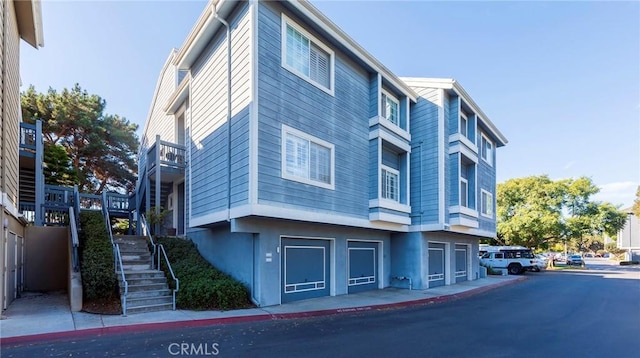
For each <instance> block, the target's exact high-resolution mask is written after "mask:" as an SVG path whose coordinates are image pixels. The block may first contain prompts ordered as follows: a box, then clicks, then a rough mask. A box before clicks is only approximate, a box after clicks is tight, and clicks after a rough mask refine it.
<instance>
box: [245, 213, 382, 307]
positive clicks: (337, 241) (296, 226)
mask: <svg viewBox="0 0 640 358" xmlns="http://www.w3.org/2000/svg"><path fill="white" fill-rule="evenodd" d="M232 222H233V224H232V230H233V231H236V232H237V231H242V232H250V233H255V234H256V239H255V240H256V241H255V242H254V247H255V272H254V282H255V286H254V288H253V291H252V294H253V295H254V299H255V300H256V301H257V302H258V303H259V304H260V305H261V306H272V305H278V304H280V303H281V262H282V257H281V255H282V253H281V250H280V241H281V238H282V237H283V236H284V237H290V238H305V239H318V240H323V239H324V240H329V241H330V243H331V245H330V255H331V273H330V276H331V277H330V280H331V281H330V287H331V290H330V292H331V295H343V294H346V293H347V287H348V286H347V275H348V270H347V245H348V241H350V240H355V241H375V242H379V243H380V245H381V250H380V251H381V253H382V254H381V257H380V258H379V261H381V265H379V267H378V274H379V282H380V286H382V287H388V286H389V284H390V275H391V273H390V272H391V270H390V266H391V248H390V238H389V234H388V233H387V232H384V231H377V230H366V229H357V228H348V227H341V226H335V225H324V224H315V223H307V222H297V221H288V220H279V219H266V218H256V217H251V218H242V219H235V220H233V221H232ZM380 266H381V267H382V269H380ZM380 272H381V273H380Z"/></svg>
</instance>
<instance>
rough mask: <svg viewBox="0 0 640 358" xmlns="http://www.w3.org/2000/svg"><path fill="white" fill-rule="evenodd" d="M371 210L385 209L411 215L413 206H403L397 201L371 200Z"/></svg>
mask: <svg viewBox="0 0 640 358" xmlns="http://www.w3.org/2000/svg"><path fill="white" fill-rule="evenodd" d="M369 208H383V209H388V210H394V211H398V212H401V213H405V214H411V206H410V205H407V204H401V203H398V202H397V201H393V200H389V199H371V200H369Z"/></svg>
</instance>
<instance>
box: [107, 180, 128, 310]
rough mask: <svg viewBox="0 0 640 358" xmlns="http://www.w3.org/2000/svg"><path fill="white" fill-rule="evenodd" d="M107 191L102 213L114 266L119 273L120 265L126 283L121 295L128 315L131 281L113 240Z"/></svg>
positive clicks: (123, 306)
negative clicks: (128, 296) (125, 272)
mask: <svg viewBox="0 0 640 358" xmlns="http://www.w3.org/2000/svg"><path fill="white" fill-rule="evenodd" d="M106 203H107V193H106V192H104V191H103V192H102V214H103V215H104V221H105V224H106V225H107V232H108V233H109V240H111V246H112V247H113V260H114V263H113V266H114V269H115V272H116V273H118V267H120V278H121V279H122V283H124V293H123V294H122V296H121V301H122V315H123V316H126V315H127V294H128V293H129V283H128V282H127V280H126V278H125V276H124V267H123V265H122V255H121V254H120V246H119V245H118V244H116V243H115V242H114V241H113V230H111V218H110V217H109V208H108V207H107V204H106ZM118 265H119V266H118Z"/></svg>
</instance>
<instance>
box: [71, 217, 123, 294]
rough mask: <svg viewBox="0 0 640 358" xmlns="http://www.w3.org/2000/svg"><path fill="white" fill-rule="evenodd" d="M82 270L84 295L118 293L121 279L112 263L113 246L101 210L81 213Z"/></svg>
mask: <svg viewBox="0 0 640 358" xmlns="http://www.w3.org/2000/svg"><path fill="white" fill-rule="evenodd" d="M80 228H81V230H80V232H79V236H78V238H79V240H80V272H81V274H82V292H83V296H84V299H85V300H87V301H93V300H96V299H110V298H116V297H118V279H117V277H116V274H115V271H114V266H113V249H112V247H111V241H110V240H109V234H108V232H107V228H106V226H105V223H104V219H103V217H102V214H101V213H100V212H92V211H84V212H81V213H80Z"/></svg>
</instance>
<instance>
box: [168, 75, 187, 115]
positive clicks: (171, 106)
mask: <svg viewBox="0 0 640 358" xmlns="http://www.w3.org/2000/svg"><path fill="white" fill-rule="evenodd" d="M190 84H191V72H189V73H188V74H187V76H185V78H184V79H182V82H181V83H180V85H179V86H178V88H177V89H176V90H175V91H174V92H173V94H172V95H171V97H169V100H168V101H167V104H166V105H165V107H164V108H163V110H164V111H165V112H166V113H167V114H169V115H171V114H175V113H176V112H177V111H178V109H179V108H180V105H181V104H182V102H184V100H185V99H187V97H188V95H189V85H190Z"/></svg>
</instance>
